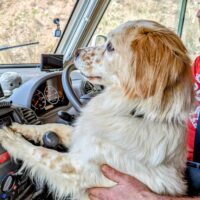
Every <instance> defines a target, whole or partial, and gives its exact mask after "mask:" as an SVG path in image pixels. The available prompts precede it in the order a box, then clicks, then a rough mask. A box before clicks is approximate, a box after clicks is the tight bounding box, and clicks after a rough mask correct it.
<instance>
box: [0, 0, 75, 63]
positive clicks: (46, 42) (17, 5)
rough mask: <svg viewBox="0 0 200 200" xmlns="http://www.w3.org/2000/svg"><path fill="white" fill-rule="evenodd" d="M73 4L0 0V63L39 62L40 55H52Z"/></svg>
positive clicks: (58, 0) (65, 0)
mask: <svg viewBox="0 0 200 200" xmlns="http://www.w3.org/2000/svg"><path fill="white" fill-rule="evenodd" d="M75 3H76V0H56V1H54V0H45V1H41V0H28V1H25V0H1V1H0V64H19V63H40V59H41V54H42V53H54V50H55V48H56V46H57V44H58V42H59V39H60V37H59V35H60V32H61V33H62V32H63V30H64V28H65V26H66V23H67V21H68V19H69V17H70V14H71V12H72V10H73V8H74V6H75ZM58 19H59V20H58ZM58 23H59V24H58ZM56 29H57V31H56ZM56 34H57V36H58V37H55V35H56ZM30 43H33V44H30ZM23 44H25V45H24V46H21V47H18V48H9V46H16V45H23ZM6 48H7V49H6ZM5 49H6V50H5Z"/></svg>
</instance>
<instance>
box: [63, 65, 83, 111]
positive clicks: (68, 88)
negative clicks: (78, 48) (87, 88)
mask: <svg viewBox="0 0 200 200" xmlns="http://www.w3.org/2000/svg"><path fill="white" fill-rule="evenodd" d="M74 70H76V68H75V66H74V64H73V63H72V64H70V65H68V66H67V67H66V68H65V69H64V70H63V72H62V86H63V89H64V92H65V94H66V96H67V98H68V99H69V101H70V103H71V104H72V106H73V107H74V108H75V109H76V111H78V112H81V108H82V107H83V104H82V103H81V101H80V100H79V98H78V97H77V95H76V94H75V92H74V90H73V88H72V82H71V78H70V74H71V73H72V71H74Z"/></svg>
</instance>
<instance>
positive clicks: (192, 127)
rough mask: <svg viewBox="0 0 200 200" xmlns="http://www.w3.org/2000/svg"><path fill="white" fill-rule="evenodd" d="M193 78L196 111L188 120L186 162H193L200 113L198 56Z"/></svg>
mask: <svg viewBox="0 0 200 200" xmlns="http://www.w3.org/2000/svg"><path fill="white" fill-rule="evenodd" d="M192 72H193V77H194V91H195V97H196V109H195V111H194V112H193V113H191V114H190V117H189V120H188V140H187V141H188V160H193V151H194V139H195V133H196V127H197V121H198V116H199V113H200V56H199V57H197V58H196V60H195V62H194V65H193V67H192Z"/></svg>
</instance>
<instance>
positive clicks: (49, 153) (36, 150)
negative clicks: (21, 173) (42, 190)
mask: <svg viewBox="0 0 200 200" xmlns="http://www.w3.org/2000/svg"><path fill="white" fill-rule="evenodd" d="M0 141H1V143H2V146H3V147H4V148H5V149H7V151H8V152H9V154H10V155H11V157H13V158H15V159H20V160H22V161H23V167H24V168H28V169H30V175H31V176H32V177H33V178H36V179H37V181H39V182H40V184H42V183H43V182H46V183H47V184H48V186H49V188H50V191H51V192H53V193H54V194H55V195H56V196H57V197H58V199H62V197H66V196H67V195H69V194H72V195H74V197H76V199H83V198H82V197H83V196H85V197H87V194H86V193H84V191H83V190H81V189H80V188H81V185H83V183H81V182H83V178H82V177H81V172H83V170H82V166H83V165H81V164H80V161H79V160H77V159H76V156H70V154H68V153H60V152H57V151H54V150H51V149H46V148H43V147H38V146H34V145H32V144H31V143H30V142H28V141H27V140H25V139H24V138H23V137H22V136H21V135H19V134H17V133H13V132H12V130H11V129H9V128H4V129H0ZM84 184H85V181H84ZM84 199H85V198H84Z"/></svg>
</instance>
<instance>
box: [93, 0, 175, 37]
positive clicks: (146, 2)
mask: <svg viewBox="0 0 200 200" xmlns="http://www.w3.org/2000/svg"><path fill="white" fill-rule="evenodd" d="M178 14H179V0H167V1H166V0H142V1H138V0H112V1H111V3H110V5H109V7H108V9H107V10H106V12H105V14H104V16H103V18H102V20H101V22H100V23H99V25H98V27H97V29H96V31H95V34H94V36H96V35H106V34H107V33H108V32H109V31H110V30H112V29H113V28H115V27H117V26H118V25H119V24H122V23H124V22H126V21H129V20H137V19H149V20H154V21H157V22H160V23H161V24H163V25H165V26H167V27H168V28H170V29H172V30H174V31H175V32H176V29H177V26H178V25H177V24H178ZM93 39H94V38H93Z"/></svg>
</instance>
